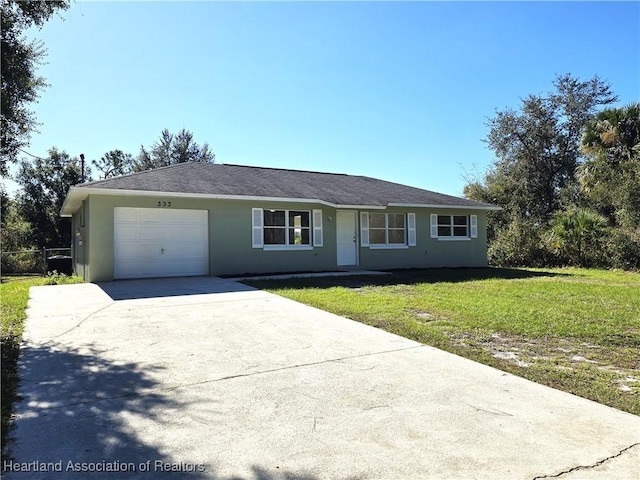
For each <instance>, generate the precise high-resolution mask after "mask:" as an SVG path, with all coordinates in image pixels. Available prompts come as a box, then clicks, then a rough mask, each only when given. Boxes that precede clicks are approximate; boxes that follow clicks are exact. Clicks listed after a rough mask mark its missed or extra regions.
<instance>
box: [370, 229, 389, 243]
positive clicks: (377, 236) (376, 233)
mask: <svg viewBox="0 0 640 480" xmlns="http://www.w3.org/2000/svg"><path fill="white" fill-rule="evenodd" d="M369 243H371V244H374V243H375V244H383V245H384V244H385V238H384V229H383V230H380V229H375V230H371V229H369Z"/></svg>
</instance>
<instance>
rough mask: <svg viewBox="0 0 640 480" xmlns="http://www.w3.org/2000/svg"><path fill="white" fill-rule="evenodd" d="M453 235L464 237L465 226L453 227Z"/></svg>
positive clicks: (465, 233) (465, 232) (465, 234)
mask: <svg viewBox="0 0 640 480" xmlns="http://www.w3.org/2000/svg"><path fill="white" fill-rule="evenodd" d="M453 235H454V236H456V237H466V236H468V235H467V227H453Z"/></svg>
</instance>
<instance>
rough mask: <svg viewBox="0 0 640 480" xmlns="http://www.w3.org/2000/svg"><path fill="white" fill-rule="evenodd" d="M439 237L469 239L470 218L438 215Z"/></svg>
mask: <svg viewBox="0 0 640 480" xmlns="http://www.w3.org/2000/svg"><path fill="white" fill-rule="evenodd" d="M438 236H439V237H468V236H469V217H467V216H466V215H438Z"/></svg>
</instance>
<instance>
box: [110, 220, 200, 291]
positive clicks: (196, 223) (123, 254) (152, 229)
mask: <svg viewBox="0 0 640 480" xmlns="http://www.w3.org/2000/svg"><path fill="white" fill-rule="evenodd" d="M113 217H114V278H116V279H124V278H151V277H183V276H196V275H208V274H209V222H208V212H207V210H182V209H173V208H134V207H115V208H114V212H113Z"/></svg>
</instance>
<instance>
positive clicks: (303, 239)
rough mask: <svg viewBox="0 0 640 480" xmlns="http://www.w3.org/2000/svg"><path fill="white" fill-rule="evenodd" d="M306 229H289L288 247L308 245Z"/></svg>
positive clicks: (307, 231)
mask: <svg viewBox="0 0 640 480" xmlns="http://www.w3.org/2000/svg"><path fill="white" fill-rule="evenodd" d="M309 232H310V230H309V229H308V228H290V229H289V245H310V242H309V237H310V236H309Z"/></svg>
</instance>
